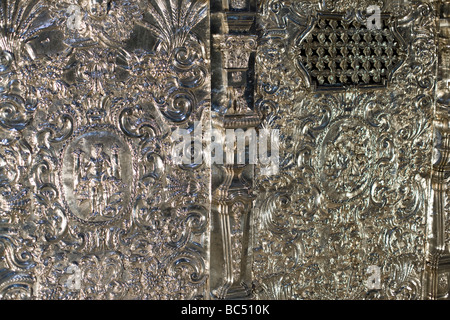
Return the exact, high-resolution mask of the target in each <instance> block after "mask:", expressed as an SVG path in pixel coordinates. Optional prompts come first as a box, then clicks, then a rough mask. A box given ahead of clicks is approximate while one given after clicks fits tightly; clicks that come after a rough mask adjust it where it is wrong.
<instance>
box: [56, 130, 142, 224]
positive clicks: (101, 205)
mask: <svg viewBox="0 0 450 320" xmlns="http://www.w3.org/2000/svg"><path fill="white" fill-rule="evenodd" d="M97 129H98V130H95V128H94V130H92V128H91V130H90V131H89V132H85V133H83V134H80V135H78V136H76V137H75V138H74V139H73V140H72V141H71V143H70V144H69V145H68V146H67V147H66V149H65V151H64V155H63V165H62V168H61V182H62V189H63V195H64V199H65V203H66V205H67V207H68V209H69V210H70V212H71V213H72V214H73V215H74V216H75V217H77V218H79V219H81V220H82V221H84V222H91V223H92V222H93V223H107V222H109V221H111V220H114V219H115V218H117V217H119V216H120V215H121V214H122V213H123V212H124V211H125V210H127V208H128V206H129V203H130V197H131V191H132V183H133V166H132V160H133V159H132V154H131V150H130V147H129V146H128V144H127V143H126V142H125V141H124V140H123V139H122V138H121V137H120V136H119V135H118V134H116V133H115V132H114V131H111V130H109V129H106V128H97Z"/></svg>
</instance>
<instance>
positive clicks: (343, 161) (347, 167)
mask: <svg viewBox="0 0 450 320" xmlns="http://www.w3.org/2000/svg"><path fill="white" fill-rule="evenodd" d="M373 152H374V148H373V143H372V142H371V134H370V130H369V127H368V126H367V125H366V124H365V123H364V122H363V121H361V120H358V119H342V120H339V121H336V122H335V123H334V124H332V125H331V126H330V128H329V129H328V132H327V133H326V135H325V137H324V139H323V142H322V148H321V149H320V155H319V168H320V171H319V177H320V183H321V185H322V187H323V189H324V191H325V192H326V195H327V197H328V198H329V199H331V200H332V201H336V202H343V201H347V200H350V199H352V198H355V197H356V196H358V195H360V194H361V193H362V192H363V191H364V190H365V188H366V187H367V186H368V184H369V181H370V178H371V167H372V161H373V158H374V154H373Z"/></svg>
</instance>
